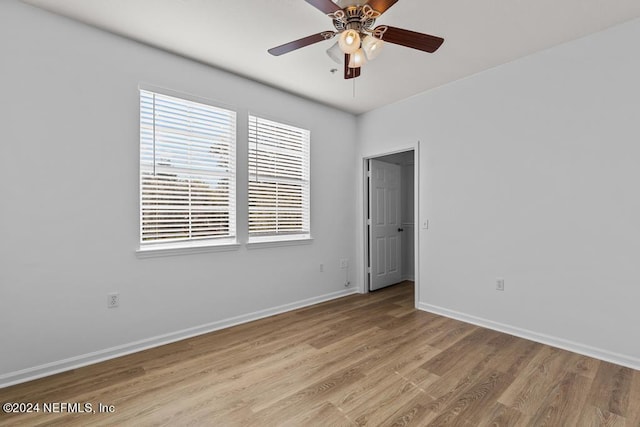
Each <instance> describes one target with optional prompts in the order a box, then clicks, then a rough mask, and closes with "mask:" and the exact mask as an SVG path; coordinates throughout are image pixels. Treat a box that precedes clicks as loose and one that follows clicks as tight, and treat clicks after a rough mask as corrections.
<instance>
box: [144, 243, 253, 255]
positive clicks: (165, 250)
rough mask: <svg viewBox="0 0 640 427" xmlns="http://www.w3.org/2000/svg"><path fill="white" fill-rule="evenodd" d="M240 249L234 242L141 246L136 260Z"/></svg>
mask: <svg viewBox="0 0 640 427" xmlns="http://www.w3.org/2000/svg"><path fill="white" fill-rule="evenodd" d="M238 249H240V244H239V243H238V242H237V241H236V240H235V239H234V240H224V241H217V242H211V241H207V242H179V243H159V244H155V245H143V246H140V247H139V248H138V250H136V256H137V257H138V258H155V257H163V256H175V255H188V254H199V253H204V252H225V251H235V250H238Z"/></svg>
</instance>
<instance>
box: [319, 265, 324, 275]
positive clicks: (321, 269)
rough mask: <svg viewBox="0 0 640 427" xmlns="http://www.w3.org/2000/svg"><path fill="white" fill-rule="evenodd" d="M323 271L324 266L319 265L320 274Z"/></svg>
mask: <svg viewBox="0 0 640 427" xmlns="http://www.w3.org/2000/svg"><path fill="white" fill-rule="evenodd" d="M323 271H324V264H320V273H322V272H323Z"/></svg>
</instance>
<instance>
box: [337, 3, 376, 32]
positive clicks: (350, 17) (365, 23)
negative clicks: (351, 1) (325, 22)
mask: <svg viewBox="0 0 640 427" xmlns="http://www.w3.org/2000/svg"><path fill="white" fill-rule="evenodd" d="M342 11H343V12H344V17H343V18H341V19H337V18H334V20H333V26H334V27H335V29H336V30H337V31H339V32H341V31H344V30H355V31H358V32H362V31H369V30H370V29H371V28H372V27H373V25H374V24H375V22H376V20H375V18H370V17H367V16H366V14H365V13H364V12H363V8H362V6H347V7H345V8H344V9H342Z"/></svg>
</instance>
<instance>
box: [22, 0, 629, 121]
mask: <svg viewBox="0 0 640 427" xmlns="http://www.w3.org/2000/svg"><path fill="white" fill-rule="evenodd" d="M23 1H25V2H26V3H30V4H33V5H36V6H39V7H42V8H45V9H48V10H50V11H53V12H56V13H59V14H62V15H66V16H68V17H71V18H74V19H77V20H79V21H83V22H86V23H88V24H91V25H94V26H97V27H100V28H103V29H106V30H108V31H111V32H114V33H116V34H120V35H123V36H126V37H130V38H132V39H135V40H139V41H142V42H144V43H147V44H149V45H153V46H156V47H158V48H161V49H165V50H167V51H171V52H175V53H178V54H180V55H183V56H185V57H189V58H193V59H195V60H198V61H201V62H203V63H207V64H211V65H213V66H215V67H219V68H222V69H225V70H228V71H231V72H233V73H236V74H239V75H242V76H245V77H248V78H251V79H254V80H257V81H260V82H263V83H266V84H268V85H271V86H274V87H277V88H280V89H284V90H286V91H289V92H292V93H295V94H298V95H301V96H304V97H307V98H310V99H314V100H317V101H319V102H322V103H325V104H328V105H331V106H334V107H337V108H340V109H342V110H345V111H348V112H351V113H355V114H359V113H363V112H366V111H369V110H372V109H374V108H377V107H380V106H382V105H386V104H390V103H393V102H396V101H399V100H401V99H404V98H407V97H409V96H412V95H415V94H418V93H420V92H424V91H426V90H429V89H431V88H434V87H436V86H440V85H443V84H445V83H447V82H451V81H454V80H457V79H460V78H463V77H465V76H469V75H471V74H474V73H477V72H479V71H482V70H486V69H488V68H491V67H494V66H496V65H500V64H504V63H506V62H509V61H513V60H515V59H517V58H520V57H523V56H525V55H529V54H531V53H533V52H536V51H540V50H542V49H546V48H549V47H551V46H554V45H558V44H561V43H564V42H566V41H569V40H573V39H576V38H578V37H581V36H584V35H587V34H591V33H594V32H597V31H600V30H603V29H605V28H608V27H611V26H613V25H616V24H619V23H622V22H625V21H628V20H631V19H634V18H637V17H640V1H638V0H428V1H427V0H399V1H398V3H396V4H395V5H394V6H393V7H392V8H390V9H389V10H388V11H387V12H386V13H385V14H384V15H383V16H382V17H381V18H379V19H378V21H377V22H376V24H377V25H380V24H387V25H393V26H395V27H400V28H405V29H409V30H414V31H418V32H423V33H427V34H433V35H436V36H440V37H443V38H444V39H445V42H444V44H443V45H442V47H441V48H440V50H438V51H437V52H436V53H434V54H428V53H424V52H421V51H417V50H413V49H409V48H405V47H402V46H397V45H392V44H387V45H386V46H385V47H384V50H383V52H382V53H381V54H380V56H379V57H378V58H377V59H376V60H375V61H372V62H369V63H368V64H366V65H365V66H364V67H363V69H362V76H361V77H359V78H358V79H355V88H354V81H353V80H351V81H345V80H343V78H342V70H341V69H340V68H341V67H340V66H338V65H337V64H336V63H334V62H333V61H332V60H331V59H330V58H329V57H328V56H327V55H326V54H325V50H326V49H328V48H329V47H331V46H332V44H333V43H334V41H324V42H320V43H317V44H315V45H312V46H308V47H305V48H303V49H300V50H297V51H294V52H291V53H288V54H286V55H283V56H280V57H274V56H271V55H269V54H268V53H267V49H269V48H271V47H274V46H278V45H280V44H284V43H286V42H289V41H292V40H295V39H298V38H301V37H304V36H307V35H311V34H315V33H319V32H321V31H325V30H332V29H333V26H332V23H331V20H330V19H329V18H328V17H326V16H325V15H323V14H322V13H321V12H320V11H318V10H317V9H315V8H314V7H312V6H310V5H309V4H307V3H306V2H305V1H304V0H23ZM593 54H594V55H597V54H598V52H594V53H593ZM332 68H338V69H339V70H338V72H336V73H335V74H332V73H331V72H330V70H331V69H332ZM354 90H355V97H354Z"/></svg>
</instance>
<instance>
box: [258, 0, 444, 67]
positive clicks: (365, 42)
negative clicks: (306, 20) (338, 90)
mask: <svg viewBox="0 0 640 427" xmlns="http://www.w3.org/2000/svg"><path fill="white" fill-rule="evenodd" d="M305 1H306V2H307V3H309V4H310V5H312V6H313V7H315V8H316V9H318V10H320V11H321V12H323V13H325V14H326V15H327V16H328V17H329V18H331V19H332V20H333V26H334V27H335V31H333V30H331V31H323V32H321V33H318V34H313V35H311V36H307V37H303V38H301V39H298V40H294V41H292V42H289V43H285V44H283V45H280V46H277V47H274V48H271V49H269V50H268V52H269V53H270V54H271V55H274V56H280V55H283V54H285V53H288V52H291V51H294V50H297V49H300V48H302V47H305V46H309V45H312V44H314V43H318V42H321V41H324V40H330V39H332V38H334V37H335V36H338V42H337V43H336V44H334V45H333V46H332V47H331V48H329V49H328V50H327V54H328V55H329V56H330V57H331V58H332V59H333V60H334V61H336V62H338V63H342V60H343V59H342V58H343V54H344V78H345V79H353V78H356V77H358V76H360V68H361V66H362V65H363V64H364V63H365V62H366V61H367V60H372V59H375V58H376V57H377V56H378V54H379V53H380V50H381V49H382V46H383V44H384V42H388V43H393V44H398V45H401V46H406V47H410V48H412V49H418V50H421V51H424V52H429V53H433V52H435V51H436V50H438V48H439V47H440V45H441V44H442V43H443V42H444V39H443V38H441V37H436V36H431V35H429V34H422V33H417V32H415V31H410V30H403V29H402V28H396V27H391V26H388V25H379V26H377V27H375V28H374V27H373V26H374V24H375V22H376V19H378V18H379V17H380V15H382V14H383V13H384V12H386V11H387V9H389V8H390V7H391V6H393V5H394V4H396V3H397V2H398V0H336V2H335V3H334V2H333V1H331V0H305Z"/></svg>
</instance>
